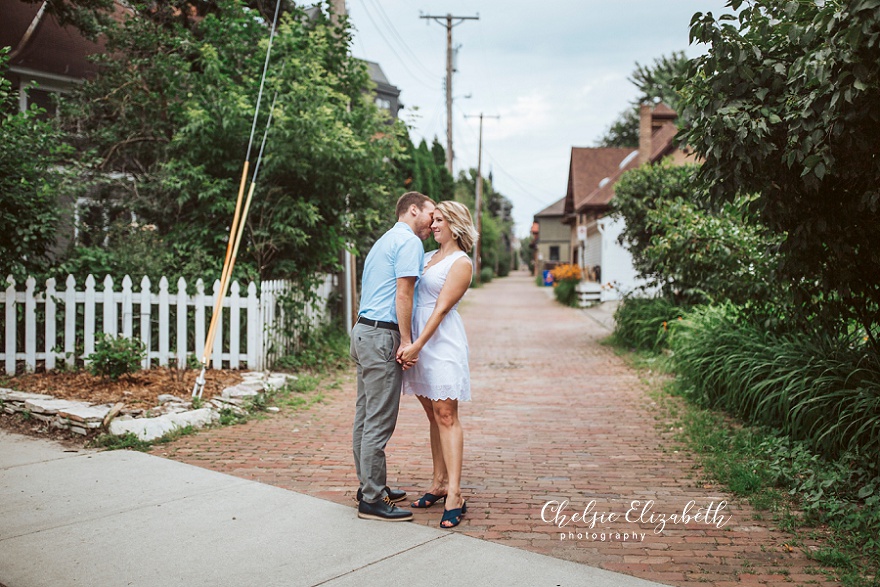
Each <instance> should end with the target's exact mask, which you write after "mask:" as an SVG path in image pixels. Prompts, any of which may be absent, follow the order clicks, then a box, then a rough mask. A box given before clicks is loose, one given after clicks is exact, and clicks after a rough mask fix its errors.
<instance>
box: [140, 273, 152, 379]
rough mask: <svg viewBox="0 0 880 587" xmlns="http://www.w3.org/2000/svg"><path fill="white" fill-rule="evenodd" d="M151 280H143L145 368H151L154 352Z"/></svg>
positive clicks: (142, 318) (142, 308)
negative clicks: (151, 354)
mask: <svg viewBox="0 0 880 587" xmlns="http://www.w3.org/2000/svg"><path fill="white" fill-rule="evenodd" d="M150 285H151V284H150V278H149V277H147V276H146V275H144V278H143V279H141V308H140V310H141V342H142V343H144V348H145V349H146V351H147V352H146V354H145V355H144V362H143V367H144V369H149V368H150V351H152V350H153V328H152V324H150V318H151V316H152V314H153V300H152V297H153V296H152V294H151V293H150Z"/></svg>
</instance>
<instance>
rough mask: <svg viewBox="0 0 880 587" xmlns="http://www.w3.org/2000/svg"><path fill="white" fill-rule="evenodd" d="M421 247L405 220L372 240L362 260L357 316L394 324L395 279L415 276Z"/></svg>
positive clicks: (420, 264)
mask: <svg viewBox="0 0 880 587" xmlns="http://www.w3.org/2000/svg"><path fill="white" fill-rule="evenodd" d="M424 251H425V250H424V247H422V241H421V239H419V237H417V236H416V235H415V233H414V232H413V231H412V229H411V228H410V227H409V225H408V224H406V223H405V222H398V223H397V224H395V225H394V226H393V227H392V228H391V230H389V231H388V232H386V233H385V234H383V235H382V237H381V238H380V239H379V240H377V241H376V244H374V245H373V248H372V249H370V252H369V253H368V254H367V260H366V261H364V277H363V283H362V285H361V304H360V309H359V310H358V316H363V317H364V318H369V319H370V320H381V321H382V322H394V323H395V324H397V303H396V302H397V298H396V296H397V279H398V278H400V277H419V276H420V275H421V274H422V269H423V267H424V262H425V261H424V257H425V252H424Z"/></svg>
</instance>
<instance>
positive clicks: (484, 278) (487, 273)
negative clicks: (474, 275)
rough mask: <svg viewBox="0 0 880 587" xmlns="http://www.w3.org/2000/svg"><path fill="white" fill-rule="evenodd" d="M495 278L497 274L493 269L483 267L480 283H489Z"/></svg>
mask: <svg viewBox="0 0 880 587" xmlns="http://www.w3.org/2000/svg"><path fill="white" fill-rule="evenodd" d="M493 277H495V272H494V271H493V270H492V268H491V267H483V268H482V269H480V283H489V282H490V281H492V278H493Z"/></svg>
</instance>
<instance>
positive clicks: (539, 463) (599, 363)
mask: <svg viewBox="0 0 880 587" xmlns="http://www.w3.org/2000/svg"><path fill="white" fill-rule="evenodd" d="M461 312H462V316H463V318H464V321H465V325H466V328H467V331H468V337H469V340H470V347H471V375H472V381H473V397H474V401H472V402H469V403H464V404H462V406H461V409H460V411H461V416H462V422H463V426H464V430H465V461H464V470H463V475H462V477H463V489H464V493H465V495H466V496H467V497H468V506H469V509H468V514H467V516H466V517H465V520H464V522H462V524H461V526H459V528H457V529H456V531H458V532H462V533H464V534H468V535H470V536H474V537H476V538H481V539H485V540H491V541H493V542H498V543H501V544H505V545H508V546H512V547H516V548H523V549H526V550H531V551H534V552H538V553H541V554H546V555H549V556H553V557H557V558H561V559H566V560H571V561H575V562H579V563H584V564H588V565H592V566H597V567H601V568H604V569H607V570H611V571H619V572H622V573H627V574H630V575H634V576H637V577H641V578H645V579H650V580H654V581H658V582H661V583H666V584H669V585H690V584H692V583H695V582H699V583H703V584H707V585H714V586H715V587H726V586H732V585H737V586H740V587H743V586H758V585H778V584H782V583H786V584H791V585H837V584H838V583H836V582H833V581H830V580H828V579H827V578H826V577H825V576H824V575H823V574H821V573H819V572H818V569H817V568H816V567H815V565H814V563H812V562H811V561H809V560H808V559H807V557H806V555H805V554H804V552H803V549H804V548H810V547H811V546H814V545H810V544H804V543H797V542H793V537H792V536H790V535H787V534H785V533H782V532H780V531H778V530H775V529H773V527H772V525H771V524H770V523H769V522H767V521H762V520H760V519H756V517H755V515H754V512H753V511H752V510H751V509H750V508H749V507H748V506H747V505H744V504H742V503H739V502H738V501H737V500H736V499H734V498H732V497H731V496H730V495H727V494H724V493H721V492H719V491H718V490H716V489H713V488H711V487H709V488H706V487H700V486H697V482H696V481H695V479H697V478H698V475H697V474H696V473H695V465H694V461H693V459H692V458H691V457H689V456H688V455H687V454H684V453H679V452H677V451H676V450H675V445H674V442H673V441H672V440H671V435H672V432H671V431H670V426H671V423H670V422H667V420H666V418H667V416H665V412H664V411H663V410H661V409H660V408H659V406H657V405H656V404H655V402H654V401H653V400H652V399H651V398H650V396H649V394H648V393H647V387H646V385H645V384H644V383H643V382H642V381H640V379H639V376H638V375H637V374H636V373H635V372H634V371H632V370H631V369H630V368H628V367H627V366H626V365H625V364H624V362H623V361H622V360H621V359H620V358H619V357H617V356H616V355H615V354H614V352H613V350H612V349H610V348H609V347H607V346H603V345H601V344H600V343H599V341H601V340H602V339H603V338H604V337H606V336H607V335H608V330H606V329H605V328H603V327H602V326H601V325H600V324H599V322H597V321H596V320H593V319H591V318H590V317H589V316H588V315H587V314H586V313H584V312H582V311H578V310H574V309H571V308H565V307H562V306H561V305H559V304H557V303H555V302H554V301H552V300H551V299H550V297H549V296H548V295H547V292H546V291H545V290H543V289H541V288H538V287H536V286H535V284H534V280H533V279H532V278H530V277H528V276H527V275H525V274H514V275H512V276H510V277H508V278H505V279H499V280H495V281H493V282H491V283H489V284H487V285H486V286H484V287H483V288H481V289H478V290H472V291H470V292H469V293H468V294H467V296H466V298H465V300H464V301H463V302H462V304H461ZM352 371H353V370H352ZM354 391H355V383H354V378H353V373H349V374H348V375H347V376H346V378H345V380H344V383H343V385H342V387H341V388H338V389H335V390H332V389H331V390H328V391H327V392H326V401H324V402H323V403H321V404H316V405H315V406H313V407H312V408H311V409H309V410H307V411H303V412H300V413H293V414H283V413H282V414H281V415H277V416H270V417H268V418H266V419H263V420H254V421H251V422H249V423H247V424H244V425H240V426H233V427H226V428H221V429H216V430H210V431H206V432H200V433H199V434H197V435H194V436H189V437H184V438H182V439H180V440H179V441H177V442H174V443H172V444H169V445H163V446H159V447H157V448H155V449H154V450H153V452H154V453H155V454H161V455H164V456H167V457H169V458H172V459H176V460H179V461H182V462H186V463H190V464H194V465H198V466H202V467H206V468H209V469H213V470H216V471H220V472H224V473H228V474H232V475H236V476H240V477H244V478H247V479H253V480H256V481H260V482H264V483H268V484H271V485H276V486H279V487H283V488H286V489H290V490H294V491H299V492H303V493H306V494H309V495H313V496H316V497H320V498H324V499H328V500H331V501H335V502H338V503H342V504H346V505H352V506H353V501H352V499H353V497H354V493H355V490H356V489H357V478H356V476H355V473H354V465H353V464H352V458H351V449H350V436H351V430H350V426H351V420H352V412H353V402H354ZM388 455H389V463H388V472H389V484H390V485H392V486H398V487H402V488H404V489H406V490H407V491H409V492H410V497H411V498H415V497H417V496H419V495H421V493H422V492H423V490H424V489H425V488H427V485H428V483H429V480H430V476H431V463H430V451H429V448H428V444H427V425H426V420H425V416H424V414H423V412H422V410H421V407H420V406H419V405H418V402H416V401H415V400H414V399H412V398H405V399H404V401H403V402H402V405H401V412H400V420H399V424H398V428H397V431H396V432H395V435H394V438H393V439H392V441H391V443H390V444H389V447H388ZM634 501H639V502H640V505H639V506H638V507H635V508H634V509H633V502H634ZM548 502H551V504H550V505H549V506H547V507H545V504H547V503H548ZM562 502H565V503H566V505H565V506H564V507H563V508H560V509H559V511H558V512H554V511H552V508H553V507H554V505H555V504H559V503H562ZM648 502H653V503H652V504H651V505H650V506H648V509H645V510H644V512H642V508H645V504H647V503H648ZM689 502H694V504H693V506H692V507H691V509H690V510H688V511H687V513H688V514H689V515H690V516H691V518H690V519H689V520H687V521H685V520H682V519H677V518H672V516H673V515H676V514H677V515H678V516H681V515H682V514H683V512H684V511H685V509H686V508H687V504H688V503H689ZM722 503H723V504H724V505H723V506H722V507H720V508H719V505H721V504H722ZM707 507H712V508H714V509H710V511H709V512H708V513H706V512H705V509H706V508H707ZM440 508H441V506H440V505H437V506H435V507H434V508H431V509H429V510H416V517H415V520H416V523H422V524H427V525H434V526H436V525H437V524H438V523H439V518H440V514H441V513H442V512H441V511H440ZM700 508H703V509H702V510H701V509H700ZM585 510H587V513H586V516H584V517H585V518H586V520H582V519H579V516H583V515H584V511H585ZM542 512H543V514H542ZM557 513H559V514H560V515H559V516H558V517H557V516H556V514H557ZM700 514H703V515H700ZM352 515H355V514H354V510H352ZM562 516H565V518H563V517H562ZM573 516H574V517H573ZM652 516H653V517H652ZM664 516H665V520H666V521H665V525H663V523H662V520H663V517H664ZM542 517H543V519H542ZM627 518H628V519H627ZM563 519H565V520H567V524H566V525H565V526H564V527H561V528H560V527H558V526H557V525H556V524H555V523H554V520H557V521H561V520H563ZM545 520H549V522H548V521H545ZM722 523H723V525H722ZM661 526H662V527H661ZM718 526H721V527H718Z"/></svg>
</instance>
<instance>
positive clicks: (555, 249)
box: [550, 245, 559, 261]
mask: <svg viewBox="0 0 880 587" xmlns="http://www.w3.org/2000/svg"><path fill="white" fill-rule="evenodd" d="M550 260H551V261H558V260H559V246H558V245H555V246H552V247H550Z"/></svg>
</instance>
